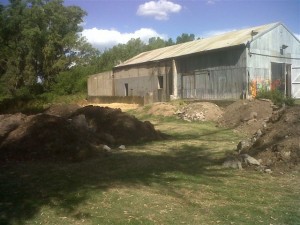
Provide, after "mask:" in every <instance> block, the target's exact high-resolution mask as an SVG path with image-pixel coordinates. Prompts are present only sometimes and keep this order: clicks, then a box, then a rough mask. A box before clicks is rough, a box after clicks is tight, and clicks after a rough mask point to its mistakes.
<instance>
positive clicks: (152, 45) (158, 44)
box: [147, 37, 167, 50]
mask: <svg viewBox="0 0 300 225" xmlns="http://www.w3.org/2000/svg"><path fill="white" fill-rule="evenodd" d="M166 46H167V43H166V42H165V41H164V40H163V39H161V38H160V37H152V38H149V44H148V46H147V50H154V49H158V48H163V47H166Z"/></svg>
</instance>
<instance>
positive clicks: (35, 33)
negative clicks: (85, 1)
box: [0, 0, 95, 95]
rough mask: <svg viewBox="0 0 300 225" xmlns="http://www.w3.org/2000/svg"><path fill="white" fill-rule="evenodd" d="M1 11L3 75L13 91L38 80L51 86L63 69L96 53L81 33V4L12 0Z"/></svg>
mask: <svg viewBox="0 0 300 225" xmlns="http://www.w3.org/2000/svg"><path fill="white" fill-rule="evenodd" d="M0 12H1V17H0V21H1V27H0V34H1V41H2V43H3V45H1V47H0V52H1V53H0V54H1V55H0V58H1V70H0V76H1V83H2V84H3V83H5V84H6V87H7V90H6V91H7V92H8V93H10V94H13V95H14V94H16V92H17V90H18V89H20V88H23V87H28V86H31V85H34V84H36V83H37V81H40V83H42V85H43V87H44V88H45V89H46V90H47V89H49V87H50V86H51V84H52V83H53V82H54V81H55V78H56V76H57V75H58V74H59V73H60V72H61V71H64V70H66V69H68V68H69V67H70V66H71V65H73V64H75V63H76V64H80V63H81V62H85V61H86V59H87V58H88V57H90V55H93V54H95V51H93V49H92V47H91V46H90V45H88V44H87V43H86V42H85V40H84V39H83V38H82V37H80V36H79V35H78V33H79V32H80V31H81V30H82V28H81V27H80V26H79V25H78V24H80V23H81V22H82V21H83V20H82V18H83V17H84V16H85V15H86V13H85V12H84V11H83V10H82V9H80V8H79V7H76V6H68V7H66V6H64V5H63V1H62V0H53V1H47V0H24V1H21V0H19V1H14V0H11V1H10V4H9V5H7V6H2V7H1V11H0ZM3 91H5V90H3Z"/></svg>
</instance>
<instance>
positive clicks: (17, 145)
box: [0, 114, 89, 160]
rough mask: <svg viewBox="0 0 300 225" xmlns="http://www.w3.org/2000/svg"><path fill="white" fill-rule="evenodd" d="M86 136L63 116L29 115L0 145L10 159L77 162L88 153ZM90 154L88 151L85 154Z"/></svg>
mask: <svg viewBox="0 0 300 225" xmlns="http://www.w3.org/2000/svg"><path fill="white" fill-rule="evenodd" d="M84 136H86V135H84V133H83V132H81V131H80V130H76V129H74V126H72V124H71V123H69V122H68V121H67V120H66V119H64V118H62V117H57V116H52V115H47V114H38V115H33V116H29V117H27V118H26V120H25V121H24V123H22V124H20V126H18V127H17V128H16V129H14V130H13V131H11V132H10V133H9V134H8V136H7V137H6V138H5V140H4V141H3V142H2V143H1V145H0V152H1V158H2V159H6V160H37V159H39V160H43V159H47V160H57V159H65V160H75V159H76V158H77V157H79V156H80V154H86V153H87V151H86V150H87V149H86V148H87V147H88V146H89V145H88V143H87V140H86V138H84ZM83 151H86V152H83Z"/></svg>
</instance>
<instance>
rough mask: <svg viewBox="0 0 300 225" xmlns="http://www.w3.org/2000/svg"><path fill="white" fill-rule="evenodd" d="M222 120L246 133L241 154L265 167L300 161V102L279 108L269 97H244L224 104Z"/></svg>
mask: <svg viewBox="0 0 300 225" xmlns="http://www.w3.org/2000/svg"><path fill="white" fill-rule="evenodd" d="M219 124H220V125H221V126H224V127H230V128H234V129H235V130H237V131H238V132H239V133H240V134H243V135H244V136H245V139H244V140H242V141H241V142H240V143H239V145H238V146H237V150H238V151H240V148H241V146H242V145H244V146H245V147H242V150H241V151H240V155H243V154H248V155H250V156H252V157H254V158H255V159H257V160H259V161H260V162H261V165H262V166H265V167H266V168H270V169H272V170H278V171H284V170H288V169H291V168H296V167H297V166H298V165H299V164H300V106H292V107H287V108H281V109H278V108H276V107H275V106H274V105H273V104H272V102H270V101H268V100H252V101H249V100H241V101H237V102H235V103H233V104H231V105H229V106H228V107H226V108H225V110H224V113H223V116H222V118H221V119H220V120H219ZM241 143H243V144H242V145H241Z"/></svg>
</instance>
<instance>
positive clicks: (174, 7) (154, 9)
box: [137, 0, 182, 20]
mask: <svg viewBox="0 0 300 225" xmlns="http://www.w3.org/2000/svg"><path fill="white" fill-rule="evenodd" d="M181 9H182V6H181V5H179V4H176V3H173V2H171V1H168V0H158V1H150V2H146V3H144V4H142V5H140V6H139V8H138V10H137V15H139V16H151V17H154V18H155V19H156V20H168V19H169V14H170V13H178V12H180V10H181Z"/></svg>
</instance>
